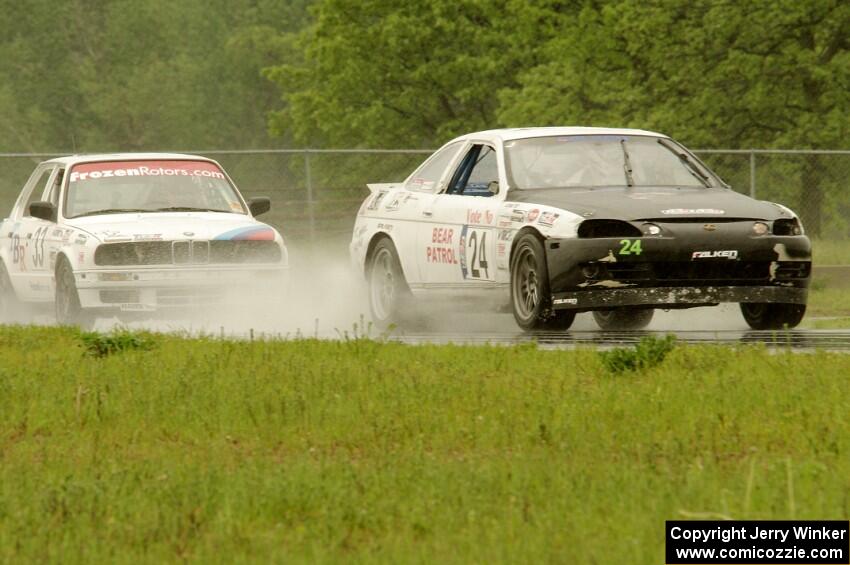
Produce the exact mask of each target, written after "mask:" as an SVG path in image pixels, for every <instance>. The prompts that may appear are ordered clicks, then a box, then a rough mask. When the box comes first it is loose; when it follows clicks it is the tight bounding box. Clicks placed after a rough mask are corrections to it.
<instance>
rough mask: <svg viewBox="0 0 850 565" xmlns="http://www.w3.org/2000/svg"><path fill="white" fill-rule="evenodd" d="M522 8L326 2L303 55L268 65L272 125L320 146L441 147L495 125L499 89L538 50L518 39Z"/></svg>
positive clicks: (305, 36) (480, 0)
mask: <svg viewBox="0 0 850 565" xmlns="http://www.w3.org/2000/svg"><path fill="white" fill-rule="evenodd" d="M524 6H525V3H524V2H515V1H505V0H501V1H496V2H491V1H486V0H461V1H456V0H433V1H430V2H412V3H411V2H406V1H401V0H366V1H360V0H325V1H323V2H320V3H319V4H318V5H317V6H316V8H315V23H314V24H313V25H312V26H310V27H309V28H308V29H306V30H305V31H304V32H303V33H301V34H300V37H299V38H298V45H299V46H300V48H301V49H302V53H303V58H302V59H301V60H296V61H291V62H288V63H286V64H282V65H278V66H275V67H272V68H270V69H269V70H268V71H267V75H268V76H269V78H271V79H272V80H273V81H275V82H276V83H277V84H278V85H279V86H280V88H281V91H282V96H283V102H284V106H283V109H281V110H280V111H278V112H276V113H275V114H273V115H272V118H271V122H270V125H271V129H272V131H273V132H276V133H291V134H292V135H293V136H294V138H295V139H296V140H298V141H299V142H300V143H303V144H307V145H312V146H341V147H351V146H366V147H368V146H373V147H374V146H378V147H393V146H395V147H399V146H401V147H433V146H434V145H435V144H438V143H441V142H443V141H445V140H446V139H447V138H450V137H452V136H455V135H458V134H462V133H465V132H468V131H470V130H476V129H484V128H488V127H492V126H493V125H494V116H495V115H496V111H497V109H498V104H499V99H498V96H497V93H498V91H499V90H500V89H502V88H507V87H510V86H515V85H516V84H515V77H516V76H517V71H518V69H519V68H521V67H522V66H523V65H526V64H529V63H530V62H532V61H533V60H534V56H535V54H536V49H534V48H531V49H517V48H515V47H516V44H517V42H519V43H522V42H524V41H525V42H527V40H528V36H527V35H520V34H511V33H510V30H511V29H512V27H513V25H514V18H513V17H512V16H513V15H515V14H518V13H520V12H522V11H523V10H525V8H524Z"/></svg>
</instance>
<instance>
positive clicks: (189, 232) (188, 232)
mask: <svg viewBox="0 0 850 565" xmlns="http://www.w3.org/2000/svg"><path fill="white" fill-rule="evenodd" d="M183 235H185V236H186V237H192V236H193V235H195V232H193V231H184V232H183Z"/></svg>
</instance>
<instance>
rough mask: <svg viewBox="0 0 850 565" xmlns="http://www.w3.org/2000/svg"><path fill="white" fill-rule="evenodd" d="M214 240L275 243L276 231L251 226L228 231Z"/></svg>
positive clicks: (265, 227)
mask: <svg viewBox="0 0 850 565" xmlns="http://www.w3.org/2000/svg"><path fill="white" fill-rule="evenodd" d="M213 239H215V240H219V241H220V240H229V241H273V240H274V230H273V229H271V228H270V227H267V226H249V227H245V228H236V229H233V230H230V231H226V232H224V233H222V234H219V235H217V236H215V237H214V238H213Z"/></svg>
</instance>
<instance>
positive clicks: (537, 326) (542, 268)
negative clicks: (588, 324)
mask: <svg viewBox="0 0 850 565" xmlns="http://www.w3.org/2000/svg"><path fill="white" fill-rule="evenodd" d="M511 310H512V311H513V315H514V320H516V323H517V325H518V326H519V327H521V328H522V329H524V330H526V331H531V330H566V329H568V328H569V327H570V326H571V325H572V323H573V321H574V320H575V317H576V315H575V312H572V311H570V310H553V309H552V293H551V291H550V288H549V269H548V267H547V265H546V252H545V250H544V249H543V243H542V242H541V241H540V239H538V237H537V236H536V235H534V234H533V233H526V234H523V235H521V236H520V237H519V239H517V242H516V245H515V246H514V251H513V255H512V257H511Z"/></svg>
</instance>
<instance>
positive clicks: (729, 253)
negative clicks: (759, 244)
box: [691, 249, 738, 259]
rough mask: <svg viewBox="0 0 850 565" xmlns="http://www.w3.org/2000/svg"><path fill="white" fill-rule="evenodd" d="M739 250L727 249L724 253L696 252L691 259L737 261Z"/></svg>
mask: <svg viewBox="0 0 850 565" xmlns="http://www.w3.org/2000/svg"><path fill="white" fill-rule="evenodd" d="M737 258H738V250H737V249H726V250H723V251H694V252H693V253H691V259H737Z"/></svg>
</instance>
